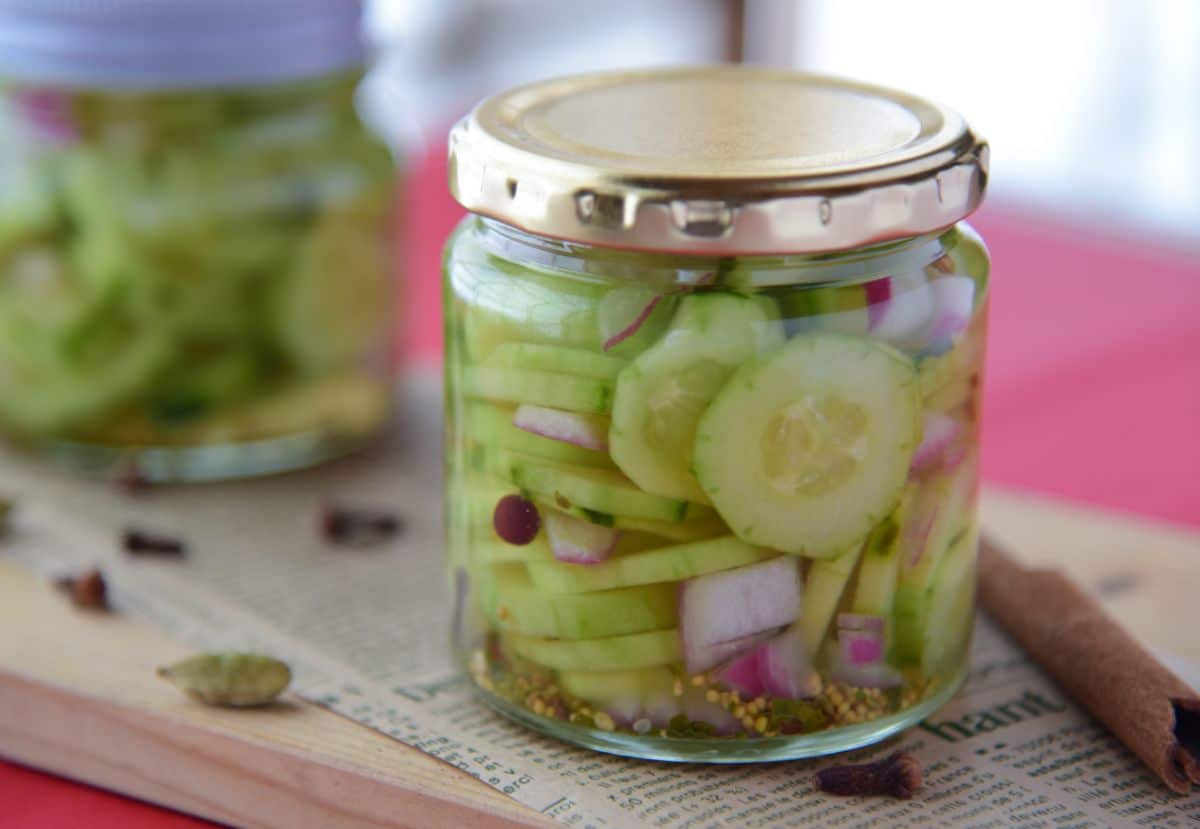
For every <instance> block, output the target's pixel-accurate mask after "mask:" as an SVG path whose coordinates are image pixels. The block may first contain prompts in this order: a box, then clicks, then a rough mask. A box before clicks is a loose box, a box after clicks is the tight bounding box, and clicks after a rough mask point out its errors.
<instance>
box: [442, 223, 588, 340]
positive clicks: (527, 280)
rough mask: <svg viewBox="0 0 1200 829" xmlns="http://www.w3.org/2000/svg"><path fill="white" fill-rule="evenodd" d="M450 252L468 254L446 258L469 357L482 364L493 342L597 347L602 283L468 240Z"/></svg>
mask: <svg viewBox="0 0 1200 829" xmlns="http://www.w3.org/2000/svg"><path fill="white" fill-rule="evenodd" d="M468 232H469V231H468ZM460 249H461V250H460ZM454 250H455V251H456V253H460V254H461V253H464V252H465V253H466V256H467V258H464V259H457V260H451V261H449V262H448V263H447V269H448V273H449V277H450V285H451V290H452V291H453V293H454V296H455V297H456V299H457V301H458V302H459V303H461V318H462V321H463V339H464V342H465V344H466V347H467V353H468V355H469V356H470V357H471V359H473V360H475V361H476V362H482V361H483V360H485V359H486V358H487V357H488V355H489V354H491V352H492V350H493V349H495V348H496V347H497V346H499V345H501V344H503V343H511V342H533V343H546V344H550V345H562V346H569V347H574V348H583V349H589V350H593V351H596V352H599V351H600V345H601V342H602V340H601V336H600V327H599V323H598V321H597V318H596V309H597V306H598V305H599V302H600V299H601V298H602V297H603V296H604V293H605V289H604V287H603V286H602V285H599V284H597V283H594V282H589V281H585V280H582V279H578V278H572V277H570V276H557V275H553V274H548V273H545V272H542V271H536V270H532V269H529V268H522V267H520V266H517V265H514V264H512V263H510V262H507V261H505V260H503V259H500V258H498V257H494V256H488V255H486V254H484V253H482V252H481V251H479V250H478V249H477V247H476V246H475V245H473V244H472V243H471V240H470V239H465V240H463V242H462V243H460V244H456V245H455V246H454Z"/></svg>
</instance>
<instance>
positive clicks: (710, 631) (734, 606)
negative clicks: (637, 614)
mask: <svg viewBox="0 0 1200 829" xmlns="http://www.w3.org/2000/svg"><path fill="white" fill-rule="evenodd" d="M802 591H803V588H802V585H801V583H800V567H799V563H798V561H797V560H796V559H794V558H791V557H787V556H783V557H780V558H776V559H771V560H770V561H765V562H762V563H761V564H751V565H749V566H746V567H737V568H734V569H732V570H724V571H721V572H719V573H712V574H710V575H707V576H699V577H697V578H694V579H689V580H688V581H686V582H684V583H683V587H682V588H681V591H680V597H679V628H680V633H681V636H682V638H683V646H684V661H685V663H686V665H687V670H688V673H693V674H694V673H699V672H700V671H706V670H708V669H709V668H712V667H714V666H716V665H719V664H720V663H721V662H724V661H726V660H728V659H731V658H732V657H733V656H735V655H737V653H738V652H739V650H738V649H737V648H731V647H730V645H731V643H734V642H742V641H743V640H746V639H748V638H749V637H753V636H756V635H759V634H762V633H764V632H767V631H772V630H775V629H777V628H781V627H784V626H785V625H790V624H791V623H792V622H794V621H795V620H796V619H797V618H799V616H800V597H801V593H802Z"/></svg>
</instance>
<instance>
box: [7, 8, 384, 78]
mask: <svg viewBox="0 0 1200 829" xmlns="http://www.w3.org/2000/svg"><path fill="white" fill-rule="evenodd" d="M362 20H363V8H362V0H254V2H246V0H208V1H207V2H205V3H180V2H178V0H0V76H3V77H5V78H7V79H11V80H16V81H21V82H26V83H41V84H53V85H59V86H64V87H68V88H76V89H101V90H170V89H196V88H199V89H203V88H219V87H228V86H243V85H263V84H270V83H278V82H284V81H289V80H298V79H302V78H308V77H315V76H318V75H322V74H327V73H331V72H335V71H341V70H347V69H351V68H353V67H356V66H359V65H361V64H362V63H363V61H364V59H365V55H366V46H365V41H364V38H363V32H362Z"/></svg>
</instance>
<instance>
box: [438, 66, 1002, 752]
mask: <svg viewBox="0 0 1200 829" xmlns="http://www.w3.org/2000/svg"><path fill="white" fill-rule="evenodd" d="M650 113H653V114H654V116H653V117H650ZM735 114H736V115H735ZM451 155H452V165H451V169H452V171H453V172H452V177H451V186H452V189H453V191H454V194H455V197H456V198H457V199H458V200H459V202H460V203H461V204H462V205H463V206H465V207H467V208H468V209H469V210H471V211H472V214H473V215H470V216H468V217H467V218H466V219H465V220H464V221H463V222H462V224H461V225H460V226H459V228H458V229H457V231H456V232H455V233H454V235H453V236H452V237H451V239H450V241H449V242H448V245H447V250H446V256H445V303H444V307H445V323H446V349H447V353H446V362H445V371H446V389H447V441H446V446H447V456H446V478H447V490H446V500H447V509H446V535H447V558H448V564H449V566H450V568H451V571H452V572H453V573H455V580H456V584H459V585H463V586H465V591H464V593H463V596H462V598H463V600H462V601H460V602H458V603H457V605H456V606H457V607H458V610H457V613H458V618H456V620H455V630H456V631H457V635H458V641H457V643H456V647H457V648H458V651H459V657H460V659H461V660H462V662H463V667H464V669H465V670H466V671H467V672H468V673H469V675H470V676H471V677H472V679H473V680H474V682H475V684H476V685H477V686H478V688H479V689H480V693H481V694H482V695H483V697H484V699H485V700H487V701H488V702H490V703H491V704H493V705H494V706H495V707H496V708H497V709H498V710H500V711H501V712H503V713H505V714H508V715H509V716H512V717H514V718H516V719H518V720H520V721H521V722H522V723H525V724H526V725H530V726H532V727H534V728H537V729H539V730H542V731H545V732H547V733H550V734H552V735H554V736H557V737H560V738H562V739H565V740H568V741H572V742H576V743H579V744H582V745H585V746H590V747H593V748H598V749H601V750H605V751H612V752H616V753H620V754H627V755H632V756H649V757H655V758H660V759H662V758H669V759H678V760H692V759H701V760H704V759H707V760H714V759H716V760H721V761H753V760H763V759H783V758H789V757H805V756H813V755H817V754H825V753H831V752H834V751H838V750H840V749H842V748H846V747H849V746H853V745H862V744H863V743H864V742H869V741H874V740H878V739H882V738H883V737H885V736H887V735H889V734H891V733H894V732H896V731H897V730H899V729H901V728H903V727H905V726H907V725H910V724H912V723H914V722H916V721H918V720H919V719H920V718H921V717H923V716H925V715H926V714H927V713H928V712H929V711H931V710H932V709H933V708H935V707H937V706H938V705H940V704H941V703H942V702H944V701H945V700H946V699H947V698H948V697H949V695H950V694H952V693H953V691H954V690H955V688H956V687H957V686H958V684H959V683H960V682H961V681H962V678H963V676H964V673H965V668H966V658H967V651H968V648H969V644H970V637H971V627H972V622H973V619H974V607H975V605H974V574H975V559H976V547H977V537H978V528H977V520H976V490H977V482H978V457H979V411H980V385H981V384H980V380H979V378H980V376H981V372H982V366H983V354H984V340H985V333H986V317H987V307H988V297H989V293H990V291H989V262H988V256H987V252H986V249H985V248H984V246H983V243H982V241H981V240H980V238H979V236H978V235H977V234H976V233H975V232H974V231H973V230H972V229H971V228H970V227H969V226H968V225H966V224H965V223H964V222H963V221H962V220H963V219H964V218H965V217H966V216H967V215H968V214H969V213H971V211H972V210H974V208H975V207H976V206H977V205H978V204H979V202H980V200H981V199H982V196H983V190H984V186H985V183H986V157H987V153H986V145H985V144H984V143H983V142H982V141H980V140H979V139H978V138H977V137H976V136H975V135H974V134H973V133H972V132H971V131H970V130H969V129H968V128H967V126H966V125H965V124H964V123H963V121H962V120H961V118H959V117H958V116H957V115H956V114H954V113H953V112H951V111H949V110H946V109H944V108H940V107H937V106H935V105H933V104H929V103H927V102H924V101H920V100H919V99H916V98H913V97H912V96H908V95H905V94H902V93H896V92H892V91H889V90H884V89H878V88H874V87H865V86H861V85H857V84H850V83H846V82H841V81H836V80H830V79H827V78H818V77H813V76H808V75H802V74H797V73H791V72H781V71H774V70H765V69H750V68H744V67H743V68H734V67H724V68H706V69H682V70H654V71H647V72H633V73H620V74H600V75H590V76H582V77H578V78H571V79H564V80H559V81H552V82H546V83H544V84H535V85H533V86H530V87H524V88H522V89H521V90H519V91H517V92H513V93H503V94H501V95H498V96H496V97H494V98H492V99H489V100H487V101H485V102H484V103H482V104H480V105H479V107H477V108H476V109H475V110H474V111H473V112H472V113H471V115H469V116H468V118H467V119H466V120H465V121H464V122H463V123H462V124H460V125H459V127H458V128H456V129H455V131H454V133H453V134H452V137H451ZM831 182H836V186H835V185H834V184H831Z"/></svg>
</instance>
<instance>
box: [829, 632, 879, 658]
mask: <svg viewBox="0 0 1200 829" xmlns="http://www.w3.org/2000/svg"><path fill="white" fill-rule="evenodd" d="M838 648H839V649H840V651H841V655H842V662H843V664H848V665H869V664H870V663H872V662H879V661H881V660H882V659H883V634H882V633H879V632H876V631H869V630H840V631H838Z"/></svg>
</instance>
